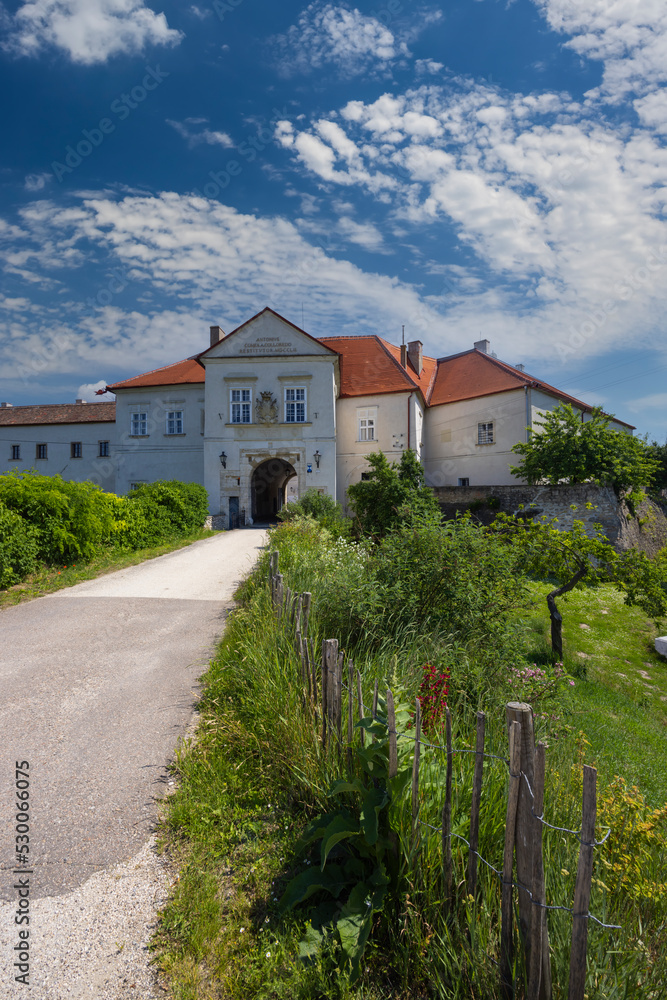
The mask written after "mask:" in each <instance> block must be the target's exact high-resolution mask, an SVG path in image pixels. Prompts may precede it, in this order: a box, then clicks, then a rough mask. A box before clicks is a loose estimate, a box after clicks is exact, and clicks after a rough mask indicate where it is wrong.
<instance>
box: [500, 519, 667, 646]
mask: <svg viewBox="0 0 667 1000" xmlns="http://www.w3.org/2000/svg"><path fill="white" fill-rule="evenodd" d="M596 529H597V530H596V534H595V536H594V537H592V538H590V537H589V536H588V535H587V534H586V531H585V528H584V523H583V521H579V520H576V521H575V522H574V524H573V526H572V529H571V530H570V531H558V529H557V528H556V527H555V523H554V522H553V521H547V520H545V519H542V520H535V519H528V520H524V519H522V518H519V517H514V516H513V515H509V514H499V515H498V517H497V518H496V520H495V521H494V523H493V524H492V525H491V526H490V527H489V528H488V531H489V533H490V534H500V535H501V537H504V538H505V539H506V540H507V541H508V542H509V543H510V544H511V545H512V548H513V549H514V550H515V555H516V554H517V553H519V554H520V562H521V565H522V567H523V569H524V571H525V572H526V573H528V574H530V575H533V576H536V577H539V578H541V579H547V578H551V579H555V580H556V581H557V582H558V586H557V587H555V588H554V589H553V590H552V591H551V592H550V593H549V594H547V598H546V601H547V607H548V608H549V616H550V618H551V646H552V650H553V654H554V659H556V660H562V658H563V639H562V616H561V614H560V612H559V610H558V607H557V605H556V598H557V597H560V596H562V595H563V594H566V593H567V592H568V591H570V590H573V589H574V588H575V587H583V586H596V585H597V584H600V583H614V584H616V586H617V587H618V588H619V589H620V590H622V591H623V592H624V593H625V603H626V604H629V605H638V606H639V607H640V608H641V609H642V610H643V611H644V612H645V613H646V614H647V615H649V616H650V617H652V618H654V619H658V618H662V617H663V616H664V615H665V614H666V613H667V553H665V550H663V553H661V554H659V556H658V558H656V559H649V557H648V556H647V555H646V553H644V552H639V551H638V550H637V549H629V550H628V551H626V552H621V553H619V552H617V551H616V550H615V549H614V547H613V546H612V544H611V543H610V542H609V540H608V539H607V538H605V536H604V534H603V532H602V528H601V526H600V525H596Z"/></svg>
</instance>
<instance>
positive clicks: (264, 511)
mask: <svg viewBox="0 0 667 1000" xmlns="http://www.w3.org/2000/svg"><path fill="white" fill-rule="evenodd" d="M293 476H296V471H295V469H294V467H293V466H291V465H290V463H289V462H286V461H285V459H284V458H267V460H266V461H265V462H262V463H261V464H260V465H258V466H257V468H256V469H255V470H254V472H253V474H252V481H251V495H252V519H253V522H255V523H257V522H258V521H259V522H262V521H275V519H276V517H277V515H278V511H279V510H280V509H281V508H282V506H283V504H284V503H285V486H286V485H287V482H288V480H290V479H292V477H293Z"/></svg>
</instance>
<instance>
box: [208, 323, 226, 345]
mask: <svg viewBox="0 0 667 1000" xmlns="http://www.w3.org/2000/svg"><path fill="white" fill-rule="evenodd" d="M210 331H211V347H213V345H214V344H217V343H219V341H221V340H222V339H223V338H224V336H225V331H224V330H223V329H222V327H221V326H212V327H210Z"/></svg>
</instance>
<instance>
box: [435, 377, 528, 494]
mask: <svg viewBox="0 0 667 1000" xmlns="http://www.w3.org/2000/svg"><path fill="white" fill-rule="evenodd" d="M526 405H527V404H526V395H525V393H524V390H523V388H521V389H518V390H516V391H512V392H502V393H493V394H492V395H489V396H480V397H478V398H476V399H466V400H462V401H460V402H457V403H446V404H443V405H441V406H432V407H430V408H429V409H428V410H427V411H426V414H425V420H424V449H425V455H424V468H425V470H426V481H427V483H429V485H432V486H457V485H458V481H459V479H469V480H470V485H471V486H490V485H498V486H507V485H510V484H512V483H516V482H517V481H518V480H516V479H515V478H514V477H513V476H512V474H511V473H510V471H509V467H510V465H515V464H516V462H517V461H518V458H519V456H518V455H514V454H513V453H512V446H513V445H514V444H516V443H517V442H518V441H525V440H526V426H527V410H526ZM489 422H492V423H493V426H494V436H493V437H494V440H493V444H478V424H479V423H489Z"/></svg>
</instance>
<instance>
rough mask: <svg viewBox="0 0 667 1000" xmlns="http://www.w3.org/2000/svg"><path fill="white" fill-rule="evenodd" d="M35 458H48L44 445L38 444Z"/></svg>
mask: <svg viewBox="0 0 667 1000" xmlns="http://www.w3.org/2000/svg"><path fill="white" fill-rule="evenodd" d="M35 458H48V452H47V447H46V445H45V444H38V445H37V451H36V452H35Z"/></svg>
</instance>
